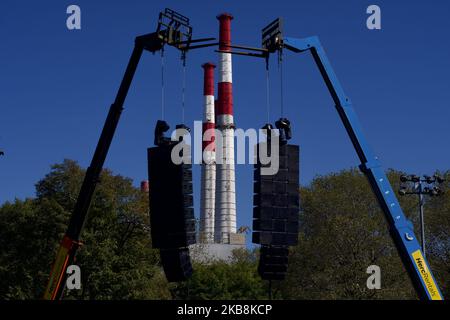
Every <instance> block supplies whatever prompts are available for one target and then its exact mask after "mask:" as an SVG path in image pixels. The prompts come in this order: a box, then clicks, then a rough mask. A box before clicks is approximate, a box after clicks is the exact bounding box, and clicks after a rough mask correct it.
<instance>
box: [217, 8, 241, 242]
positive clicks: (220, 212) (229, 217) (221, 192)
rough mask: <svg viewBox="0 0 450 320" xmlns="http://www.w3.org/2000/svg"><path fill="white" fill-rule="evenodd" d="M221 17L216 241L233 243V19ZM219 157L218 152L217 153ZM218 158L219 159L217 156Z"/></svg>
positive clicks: (224, 15)
mask: <svg viewBox="0 0 450 320" xmlns="http://www.w3.org/2000/svg"><path fill="white" fill-rule="evenodd" d="M217 19H218V20H219V25H220V31H219V50H220V51H225V52H219V84H218V98H217V100H218V106H217V116H216V119H217V127H218V129H219V130H220V131H221V132H222V145H223V148H222V150H221V153H222V154H221V155H220V156H221V159H220V160H222V161H221V162H220V161H217V162H218V164H217V184H216V218H215V241H216V242H219V243H230V234H231V233H236V189H235V172H234V119H233V91H232V66H231V53H229V51H231V48H230V47H229V45H231V20H232V19H233V16H232V15H230V14H228V13H224V14H221V15H219V16H218V17H217ZM217 156H219V154H218V155H217ZM217 160H219V159H217Z"/></svg>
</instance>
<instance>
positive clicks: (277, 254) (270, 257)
mask: <svg viewBox="0 0 450 320" xmlns="http://www.w3.org/2000/svg"><path fill="white" fill-rule="evenodd" d="M259 254H260V258H259V265H258V273H259V275H260V276H261V278H262V279H264V280H283V279H284V278H285V276H286V273H287V269H288V257H289V248H288V246H265V245H262V246H261V248H260V251H259Z"/></svg>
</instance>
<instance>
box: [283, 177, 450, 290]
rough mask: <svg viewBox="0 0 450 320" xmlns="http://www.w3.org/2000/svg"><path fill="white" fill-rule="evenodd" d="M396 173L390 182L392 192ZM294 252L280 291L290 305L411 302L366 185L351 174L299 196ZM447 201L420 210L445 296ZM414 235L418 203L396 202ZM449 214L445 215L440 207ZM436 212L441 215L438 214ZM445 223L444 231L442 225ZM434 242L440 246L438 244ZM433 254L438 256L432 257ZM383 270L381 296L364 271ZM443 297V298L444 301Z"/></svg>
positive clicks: (322, 181)
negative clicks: (340, 301)
mask: <svg viewBox="0 0 450 320" xmlns="http://www.w3.org/2000/svg"><path fill="white" fill-rule="evenodd" d="M400 174H401V172H396V171H393V170H391V171H390V172H389V174H388V176H389V179H390V181H391V183H392V185H393V188H394V190H397V189H398V186H399V183H398V181H399V176H400ZM300 193H301V203H302V210H301V216H300V221H301V230H300V233H299V244H298V246H297V247H295V248H294V250H292V255H291V258H290V265H289V276H288V280H287V281H286V284H288V285H285V284H282V285H281V286H280V288H281V291H282V293H283V296H284V297H285V298H291V299H414V298H416V294H415V292H414V290H413V288H412V285H411V282H410V280H409V278H408V277H407V274H406V271H405V269H404V267H403V265H402V264H401V261H400V258H399V256H398V253H397V250H396V249H395V247H394V244H393V241H392V240H391V238H390V236H389V232H388V225H387V223H386V221H385V219H384V218H383V213H382V211H381V209H380V208H379V206H378V204H377V201H376V198H375V196H374V195H373V193H372V191H371V189H370V185H369V184H368V182H367V180H366V178H365V177H364V176H363V175H362V174H361V173H360V172H359V171H357V170H355V169H354V170H344V171H341V172H340V173H338V174H330V175H326V176H319V177H316V178H315V179H314V180H313V181H312V183H311V184H310V185H309V186H307V187H305V188H301V190H300ZM449 199H450V196H449V193H448V192H447V194H446V195H445V197H442V198H436V199H431V200H430V202H429V204H427V208H426V216H427V217H430V218H428V220H427V226H428V227H427V230H426V231H427V233H426V238H427V239H428V240H430V244H429V247H430V254H429V260H430V263H431V267H432V269H433V271H434V273H435V276H436V277H437V280H438V282H439V284H440V285H441V286H442V288H443V289H444V291H445V290H448V281H449V280H448V279H449V278H448V266H449V262H450V260H449V256H448V252H449V251H448V250H449V248H450V246H449V245H450V243H449V239H450V238H449V236H448V230H449V228H450V225H449V220H448V215H447V218H445V212H447V213H448V209H446V208H448V201H449ZM400 201H401V206H402V208H403V209H404V211H405V213H406V215H407V216H408V217H409V219H410V220H412V221H413V222H415V224H416V228H415V230H416V235H418V228H417V208H418V207H417V199H416V198H415V197H401V198H400ZM446 206H447V207H446ZM437 208H439V209H437ZM443 222H445V223H443ZM436 237H438V239H436ZM437 249H439V254H436V250H437ZM373 264H374V265H378V266H379V267H380V268H381V283H382V285H381V290H369V289H368V288H367V286H366V281H367V278H368V276H369V274H367V273H366V271H367V267H368V266H370V265H373ZM444 294H445V293H444Z"/></svg>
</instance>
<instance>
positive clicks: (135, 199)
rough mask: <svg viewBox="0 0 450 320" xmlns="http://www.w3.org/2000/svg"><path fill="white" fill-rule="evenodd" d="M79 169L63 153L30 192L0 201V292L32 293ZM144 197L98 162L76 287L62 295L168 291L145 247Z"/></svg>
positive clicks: (40, 284) (49, 258) (41, 283)
mask: <svg viewBox="0 0 450 320" xmlns="http://www.w3.org/2000/svg"><path fill="white" fill-rule="evenodd" d="M84 174H85V171H84V170H83V169H82V168H80V167H79V166H78V164H77V163H76V162H74V161H71V160H65V161H64V162H63V163H61V164H56V165H54V166H53V167H52V170H51V172H50V173H49V174H47V175H46V176H45V178H44V179H42V180H41V181H39V182H38V183H37V184H36V195H37V197H36V198H35V199H29V200H26V201H20V200H16V202H15V203H13V204H10V203H6V204H4V205H3V206H2V207H1V208H0V235H1V236H0V244H1V245H2V247H3V248H6V250H2V252H1V254H0V265H1V267H0V279H1V280H0V281H2V282H0V283H1V287H0V298H4V299H30V298H40V297H41V296H42V293H43V290H44V289H45V285H46V282H47V279H48V275H49V272H50V269H51V264H52V262H53V259H54V258H55V254H56V249H57V247H58V245H59V242H60V241H61V239H62V236H63V234H64V232H65V230H66V227H67V223H68V219H69V217H70V214H71V213H72V211H73V208H74V205H75V202H76V198H77V195H78V191H79V189H80V186H81V182H82V180H83V177H84ZM147 208H148V197H147V196H146V195H145V194H143V193H142V192H141V191H140V190H139V189H137V188H134V187H133V185H132V181H131V179H128V178H124V177H122V176H120V175H113V174H112V173H111V172H110V171H109V170H104V171H103V172H102V175H101V181H100V183H99V185H98V186H97V189H96V192H95V194H94V198H93V201H92V205H91V207H90V210H89V216H88V219H87V221H86V224H85V227H84V229H83V232H82V234H81V241H82V243H83V245H82V246H81V249H80V250H79V252H78V254H77V257H76V261H75V263H76V264H77V265H79V266H80V268H81V278H82V290H72V291H69V292H67V291H66V292H67V293H66V298H67V299H152V298H169V297H170V293H169V291H168V287H167V282H166V281H165V279H164V277H163V274H162V271H161V267H160V266H159V257H158V253H157V251H156V250H154V249H152V248H151V240H150V235H149V216H148V209H147Z"/></svg>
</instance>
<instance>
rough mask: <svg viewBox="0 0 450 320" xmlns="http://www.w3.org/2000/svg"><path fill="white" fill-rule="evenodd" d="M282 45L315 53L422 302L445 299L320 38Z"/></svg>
mask: <svg viewBox="0 0 450 320" xmlns="http://www.w3.org/2000/svg"><path fill="white" fill-rule="evenodd" d="M277 40H278V39H277ZM280 42H281V43H282V47H284V48H286V49H289V50H291V51H293V52H297V53H302V52H306V51H310V52H311V54H312V56H313V58H314V61H315V62H316V64H317V67H318V68H319V70H320V73H321V74H322V77H323V79H324V81H325V84H326V86H327V88H328V90H329V92H330V94H331V97H332V98H333V101H334V103H335V106H336V110H337V112H338V113H339V116H340V118H341V120H342V122H343V124H344V126H345V129H346V131H347V133H348V135H349V137H350V140H351V141H352V144H353V147H354V148H355V150H356V153H357V154H358V157H359V159H360V161H361V164H360V166H359V168H360V169H361V171H362V172H363V173H364V174H365V175H366V176H367V178H368V180H369V183H370V186H371V188H372V190H373V192H374V193H375V195H376V197H377V200H378V203H379V204H380V206H381V209H382V210H383V212H384V214H385V217H386V220H387V222H388V224H389V230H390V233H391V236H392V238H393V240H394V243H395V246H396V247H397V250H398V252H399V254H400V257H401V259H402V261H403V264H404V265H405V267H406V269H407V271H408V274H409V276H410V278H411V280H412V282H413V284H414V286H415V288H416V291H417V292H418V294H419V297H420V298H421V299H430V300H443V296H442V293H441V291H440V289H439V286H438V285H437V283H436V281H435V279H434V276H433V274H432V272H431V269H430V267H429V264H428V261H427V260H426V258H425V257H424V255H423V253H422V251H421V248H420V245H419V242H418V241H417V238H416V236H415V234H414V230H413V225H412V223H411V221H409V220H408V219H407V218H406V216H405V214H404V213H403V211H402V208H401V207H400V204H399V202H398V200H397V198H396V196H395V193H394V191H393V189H392V187H391V185H390V183H389V180H388V178H387V176H386V174H385V173H384V171H383V168H382V167H381V164H380V161H379V160H378V157H376V156H375V155H374V154H373V152H372V150H371V148H370V147H369V144H368V142H367V139H366V137H365V135H364V133H363V130H362V128H361V124H360V122H359V120H358V117H357V116H356V113H355V110H354V109H353V106H352V103H351V101H350V99H349V98H348V97H347V96H346V95H345V93H344V90H343V89H342V86H341V84H340V82H339V80H338V78H337V77H336V74H335V73H334V70H333V68H332V67H331V64H330V61H329V60H328V58H327V55H326V54H325V51H324V49H323V47H322V45H321V43H320V41H319V38H318V37H316V36H313V37H309V38H303V39H296V38H290V37H286V38H284V39H283V40H282V41H280Z"/></svg>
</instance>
